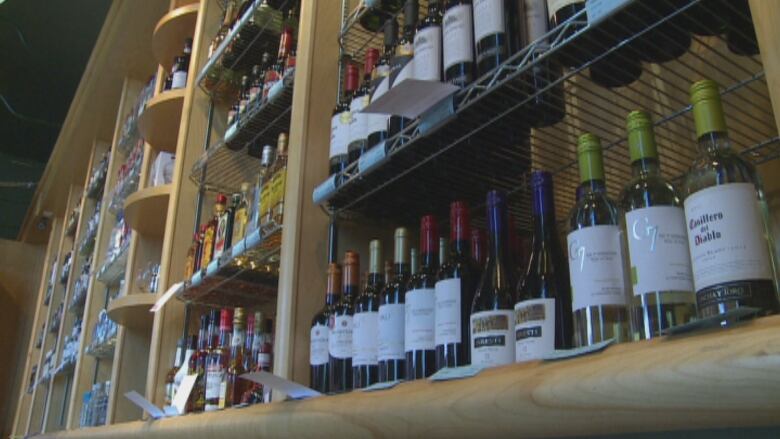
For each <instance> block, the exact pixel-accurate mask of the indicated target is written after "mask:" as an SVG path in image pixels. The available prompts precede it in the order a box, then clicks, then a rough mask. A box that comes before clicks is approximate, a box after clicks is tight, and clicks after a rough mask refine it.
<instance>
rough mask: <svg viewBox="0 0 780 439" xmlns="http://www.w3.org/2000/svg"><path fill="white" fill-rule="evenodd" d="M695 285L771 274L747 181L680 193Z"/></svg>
mask: <svg viewBox="0 0 780 439" xmlns="http://www.w3.org/2000/svg"><path fill="white" fill-rule="evenodd" d="M685 220H686V226H687V227H688V247H689V248H690V251H691V260H692V262H693V264H692V265H693V283H694V285H695V286H696V291H700V290H702V289H704V288H707V287H711V286H713V285H717V284H721V283H726V282H734V281H740V280H748V279H750V280H758V279H772V268H771V265H770V262H769V247H768V245H767V242H766V238H765V237H764V236H765V235H764V223H763V220H762V219H761V211H760V207H759V204H758V198H757V195H756V188H755V186H753V185H752V184H750V183H731V184H724V185H721V186H714V187H709V188H707V189H702V190H700V191H699V192H696V193H695V194H693V195H691V196H689V197H688V198H686V199H685Z"/></svg>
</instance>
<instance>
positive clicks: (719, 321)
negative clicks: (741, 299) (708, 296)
mask: <svg viewBox="0 0 780 439" xmlns="http://www.w3.org/2000/svg"><path fill="white" fill-rule="evenodd" d="M759 312H761V309H759V308H752V307H749V306H743V307H741V308H737V309H732V310H731V311H727V312H725V313H723V314H719V315H716V316H712V317H707V318H704V319H697V320H694V321H692V322H688V323H686V324H684V325H678V326H674V327H671V328H669V329H667V330H666V331H664V335H678V334H685V333H688V332H692V331H699V330H702V329H709V328H717V327H719V326H722V325H723V324H724V322H725V324H726V325H727V324H729V323H735V322H736V321H738V320H739V319H741V318H742V317H747V316H750V315H753V314H758V313H759Z"/></svg>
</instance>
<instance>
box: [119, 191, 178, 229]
mask: <svg viewBox="0 0 780 439" xmlns="http://www.w3.org/2000/svg"><path fill="white" fill-rule="evenodd" d="M171 186H172V185H170V184H165V185H161V186H154V187H149V188H146V189H141V190H139V191H138V192H135V193H133V194H130V196H128V197H127V200H125V221H126V222H127V223H128V224H129V225H130V227H131V228H132V229H133V230H135V231H137V232H139V233H141V234H142V235H145V236H153V237H154V236H156V237H161V236H162V234H163V232H164V231H165V218H166V216H167V213H168V199H169V198H170V195H171Z"/></svg>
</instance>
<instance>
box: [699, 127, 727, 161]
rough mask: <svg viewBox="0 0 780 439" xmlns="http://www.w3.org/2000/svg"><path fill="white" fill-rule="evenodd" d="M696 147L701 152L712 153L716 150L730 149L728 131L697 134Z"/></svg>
mask: <svg viewBox="0 0 780 439" xmlns="http://www.w3.org/2000/svg"><path fill="white" fill-rule="evenodd" d="M698 149H699V153H701V154H708V155H711V154H714V153H715V152H717V151H724V150H728V149H731V144H730V142H729V136H728V133H726V132H725V131H710V132H707V133H704V134H702V135H701V136H699V141H698Z"/></svg>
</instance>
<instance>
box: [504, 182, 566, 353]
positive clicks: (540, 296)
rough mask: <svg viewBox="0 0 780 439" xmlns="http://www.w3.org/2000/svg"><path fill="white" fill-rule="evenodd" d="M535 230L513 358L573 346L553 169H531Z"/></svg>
mask: <svg viewBox="0 0 780 439" xmlns="http://www.w3.org/2000/svg"><path fill="white" fill-rule="evenodd" d="M531 196H532V204H531V207H532V214H533V222H534V236H533V243H532V244H531V258H530V260H529V262H528V269H527V270H526V272H525V275H524V276H523V279H522V280H521V281H520V283H519V284H518V287H517V302H516V303H515V361H517V362H521V361H529V360H537V359H540V358H542V357H543V356H544V355H545V354H548V353H550V352H552V351H554V350H555V349H568V348H571V346H572V321H571V319H572V314H571V289H570V285H569V272H568V268H567V265H566V259H565V258H564V256H563V249H562V248H561V246H560V243H559V241H558V232H557V230H556V229H555V204H554V202H553V186H552V175H551V174H550V173H549V172H545V171H534V172H533V173H532V174H531Z"/></svg>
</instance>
